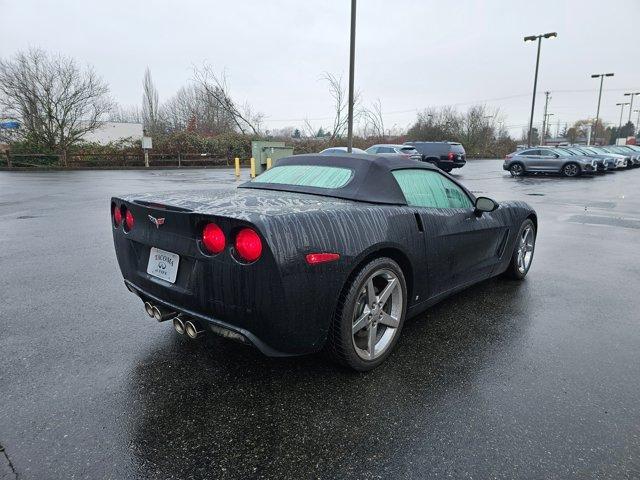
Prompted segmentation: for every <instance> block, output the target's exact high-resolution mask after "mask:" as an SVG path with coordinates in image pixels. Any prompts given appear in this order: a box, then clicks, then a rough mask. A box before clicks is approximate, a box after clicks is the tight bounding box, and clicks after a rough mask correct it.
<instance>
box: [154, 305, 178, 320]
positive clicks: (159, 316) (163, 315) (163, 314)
mask: <svg viewBox="0 0 640 480" xmlns="http://www.w3.org/2000/svg"><path fill="white" fill-rule="evenodd" d="M151 310H152V311H153V315H152V316H153V318H155V319H156V320H157V321H158V322H164V321H166V320H171V319H172V318H173V317H175V316H176V312H170V311H168V310H165V309H164V308H160V307H156V306H154V307H151Z"/></svg>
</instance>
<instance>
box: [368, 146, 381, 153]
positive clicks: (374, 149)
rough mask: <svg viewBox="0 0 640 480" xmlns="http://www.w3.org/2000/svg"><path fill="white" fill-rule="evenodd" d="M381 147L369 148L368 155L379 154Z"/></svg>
mask: <svg viewBox="0 0 640 480" xmlns="http://www.w3.org/2000/svg"><path fill="white" fill-rule="evenodd" d="M378 150H379V147H369V148H367V153H369V154H371V153H378Z"/></svg>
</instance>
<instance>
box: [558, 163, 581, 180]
mask: <svg viewBox="0 0 640 480" xmlns="http://www.w3.org/2000/svg"><path fill="white" fill-rule="evenodd" d="M580 173H581V172H580V165H578V164H577V163H575V162H569V163H566V164H565V165H564V166H563V167H562V175H563V176H565V177H570V178H573V177H578V176H580Z"/></svg>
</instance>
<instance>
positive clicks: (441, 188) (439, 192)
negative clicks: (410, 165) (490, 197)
mask: <svg viewBox="0 0 640 480" xmlns="http://www.w3.org/2000/svg"><path fill="white" fill-rule="evenodd" d="M392 173H393V176H394V177H395V179H396V181H397V182H398V185H399V186H400V189H401V190H402V193H403V194H404V198H405V199H406V200H407V204H408V205H411V206H414V207H429V208H471V207H473V203H471V199H470V198H469V196H468V195H467V194H466V193H465V192H464V191H463V190H462V189H461V188H460V187H459V186H458V185H456V184H455V183H454V182H452V181H451V180H449V179H448V178H447V177H445V176H444V175H442V174H440V173H438V172H435V171H432V170H418V169H403V170H394V171H393V172H392Z"/></svg>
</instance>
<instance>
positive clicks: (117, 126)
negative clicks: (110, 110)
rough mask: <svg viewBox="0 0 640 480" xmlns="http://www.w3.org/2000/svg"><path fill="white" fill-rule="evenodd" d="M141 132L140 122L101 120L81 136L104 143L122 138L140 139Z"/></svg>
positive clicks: (87, 140) (86, 140)
mask: <svg viewBox="0 0 640 480" xmlns="http://www.w3.org/2000/svg"><path fill="white" fill-rule="evenodd" d="M142 134H143V132H142V123H124V122H103V123H102V124H101V125H100V126H99V127H98V128H96V129H95V130H93V131H92V132H89V133H87V134H86V135H85V136H84V137H82V140H83V141H85V142H92V143H99V144H100V145H106V144H107V143H112V142H114V143H115V142H120V141H123V140H132V141H140V140H142Z"/></svg>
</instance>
